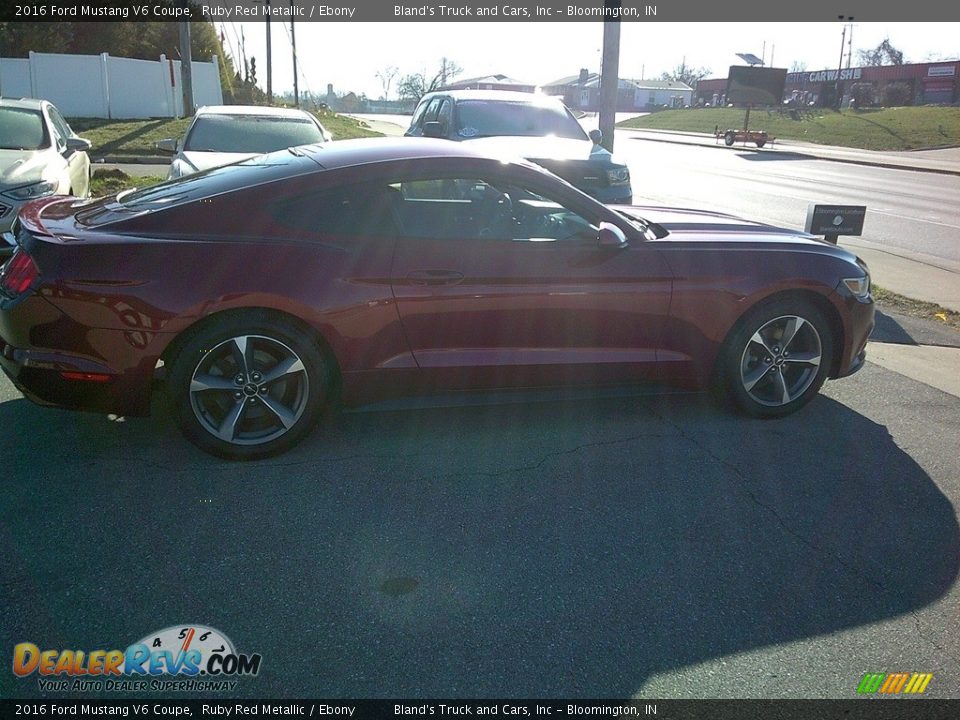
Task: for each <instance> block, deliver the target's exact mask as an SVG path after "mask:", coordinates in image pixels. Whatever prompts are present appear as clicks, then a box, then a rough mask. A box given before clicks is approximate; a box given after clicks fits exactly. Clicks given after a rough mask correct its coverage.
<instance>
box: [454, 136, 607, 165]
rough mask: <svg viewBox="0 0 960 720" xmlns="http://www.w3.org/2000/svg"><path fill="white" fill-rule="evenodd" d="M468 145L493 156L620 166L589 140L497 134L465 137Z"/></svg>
mask: <svg viewBox="0 0 960 720" xmlns="http://www.w3.org/2000/svg"><path fill="white" fill-rule="evenodd" d="M467 142H469V143H470V147H472V148H476V149H477V150H479V151H481V152H485V153H488V154H490V155H493V156H495V157H506V158H513V157H522V158H527V159H528V160H532V161H534V162H539V161H541V160H545V161H550V160H580V161H584V162H590V163H600V164H603V165H609V164H614V165H622V164H623V163H620V162H617V160H616V159H615V158H614V156H612V155H611V154H610V152H609V151H608V150H606V149H605V148H602V147H600V146H599V145H594V144H593V142H591V141H590V140H575V139H573V138H560V137H553V136H547V137H525V136H514V135H510V136H500V137H483V138H474V139H472V140H468V141H467Z"/></svg>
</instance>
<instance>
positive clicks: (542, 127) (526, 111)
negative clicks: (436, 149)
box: [457, 100, 587, 140]
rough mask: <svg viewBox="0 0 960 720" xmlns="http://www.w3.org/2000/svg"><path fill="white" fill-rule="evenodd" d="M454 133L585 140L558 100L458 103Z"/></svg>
mask: <svg viewBox="0 0 960 720" xmlns="http://www.w3.org/2000/svg"><path fill="white" fill-rule="evenodd" d="M457 134H458V135H459V136H460V137H462V138H471V137H484V136H488V135H493V136H498V135H522V136H528V137H529V136H543V135H556V136H557V137H563V138H574V139H576V140H586V139H587V135H586V133H585V132H584V131H583V128H582V127H580V123H578V122H577V120H576V118H574V117H573V115H571V114H570V111H569V110H567V109H566V108H565V107H564V106H563V105H561V104H559V103H550V104H535V103H529V102H499V101H498V102H489V101H484V100H464V101H462V102H460V103H457Z"/></svg>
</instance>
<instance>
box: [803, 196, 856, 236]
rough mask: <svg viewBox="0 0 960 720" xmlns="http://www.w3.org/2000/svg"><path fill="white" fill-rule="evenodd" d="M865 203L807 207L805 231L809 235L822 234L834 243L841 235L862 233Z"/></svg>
mask: <svg viewBox="0 0 960 720" xmlns="http://www.w3.org/2000/svg"><path fill="white" fill-rule="evenodd" d="M866 214H867V206H866V205H815V204H813V203H811V204H810V205H809V206H808V207H807V224H806V228H805V229H806V231H807V232H808V233H810V234H811V235H823V236H824V239H825V240H828V241H830V242H832V243H834V244H835V243H836V242H837V239H838V238H839V237H840V236H841V235H862V234H863V218H864V217H865V216H866Z"/></svg>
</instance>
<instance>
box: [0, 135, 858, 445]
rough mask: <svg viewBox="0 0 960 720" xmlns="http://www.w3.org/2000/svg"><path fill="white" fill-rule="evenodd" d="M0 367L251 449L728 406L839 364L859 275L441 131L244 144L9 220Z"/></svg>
mask: <svg viewBox="0 0 960 720" xmlns="http://www.w3.org/2000/svg"><path fill="white" fill-rule="evenodd" d="M16 240H17V243H18V245H19V247H18V249H17V251H16V252H15V254H14V255H13V257H12V258H11V259H10V260H9V262H8V263H7V265H6V267H5V268H4V270H3V273H2V277H0V364H2V366H3V369H4V370H5V371H6V373H7V374H8V375H9V376H10V377H11V378H12V380H13V382H14V383H15V384H16V385H17V387H18V388H20V390H21V391H22V392H23V393H24V394H25V395H26V396H27V397H29V398H31V399H32V400H35V401H37V402H40V403H44V404H49V405H56V406H60V407H69V408H78V409H85V410H94V411H100V412H111V413H120V414H127V415H137V414H145V413H147V412H148V411H149V408H150V399H151V394H152V392H153V390H154V388H155V387H163V388H165V390H166V392H165V396H166V397H168V398H169V400H170V404H171V406H172V410H173V413H174V415H175V417H176V420H177V422H178V424H179V426H180V428H181V429H182V430H183V432H184V434H185V435H186V436H187V438H189V439H190V440H191V441H192V442H194V443H195V444H196V445H198V446H199V447H201V448H203V449H204V450H206V451H208V452H211V453H215V454H217V455H221V456H224V457H229V458H238V459H252V458H259V457H265V456H268V455H272V454H275V453H278V452H281V451H283V450H286V449H287V448H289V447H291V446H292V445H293V444H294V443H296V442H297V441H299V440H300V439H302V438H303V437H304V435H305V434H306V433H307V432H308V431H309V430H310V428H311V426H312V425H313V424H314V423H315V421H316V420H317V418H318V417H319V415H320V414H321V412H322V410H323V408H324V406H325V405H327V404H328V403H331V402H334V401H338V402H340V401H342V402H343V403H344V404H348V405H350V404H359V403H363V402H368V401H371V400H375V399H383V398H384V397H385V396H388V395H397V394H408V393H414V392H417V393H422V392H427V391H429V392H437V391H442V390H451V389H461V390H462V389H465V388H469V389H480V388H494V387H496V388H506V387H531V386H543V385H559V384H564V385H569V384H572V383H598V382H603V383H624V382H635V381H647V380H655V381H660V382H673V383H682V384H685V385H691V384H693V385H698V386H708V385H712V386H714V387H718V388H721V389H722V390H723V391H724V393H725V395H726V396H727V397H728V398H729V399H730V400H731V401H732V404H733V405H735V406H736V407H738V408H739V409H740V410H741V411H743V412H745V413H747V414H748V415H752V416H759V417H776V416H781V415H786V414H788V413H790V412H793V411H795V410H797V409H799V408H801V407H803V406H804V405H805V404H806V403H807V402H809V401H810V400H811V398H812V397H813V396H814V395H815V394H816V393H817V391H818V390H819V388H820V386H821V385H822V384H823V382H824V380H825V379H826V378H828V377H832V378H835V377H841V376H843V375H847V374H850V373H851V372H854V371H855V370H857V369H858V368H859V367H860V366H861V365H862V363H863V361H864V346H865V344H866V341H867V337H868V335H869V334H870V330H871V328H872V327H873V316H874V307H873V301H872V299H871V297H870V277H869V274H868V273H867V268H866V267H865V266H864V264H863V263H862V262H860V260H858V259H857V258H856V257H855V256H854V255H852V254H850V253H849V252H847V251H845V250H843V249H841V248H838V247H836V246H834V245H831V244H829V243H826V242H824V241H822V240H818V239H816V238H814V237H811V236H809V235H805V234H803V233H798V232H795V231H790V230H784V229H780V228H776V227H771V226H768V225H762V224H759V223H754V222H749V221H746V220H741V219H738V218H735V217H731V216H727V215H718V214H711V213H705V212H698V211H694V210H680V209H664V208H653V207H642V208H641V207H608V206H604V205H602V204H601V203H599V202H597V201H596V200H594V199H592V198H590V197H589V196H587V195H585V194H583V193H581V192H580V191H579V190H577V189H576V188H574V187H573V186H571V185H569V184H567V183H566V182H564V181H563V180H561V179H559V178H557V177H556V176H554V175H552V174H550V173H548V172H547V171H545V170H543V169H541V168H539V167H538V166H536V165H532V164H529V163H526V162H525V161H517V162H504V161H502V160H499V159H493V158H489V157H485V156H484V155H481V154H477V153H476V152H474V151H472V150H471V149H470V148H469V147H468V146H466V145H463V144H453V143H449V142H446V141H443V140H432V139H406V140H386V139H384V140H379V139H377V140H358V141H343V142H338V143H326V144H323V145H312V146H303V147H297V148H292V149H290V150H283V151H280V152H277V153H272V154H269V155H261V156H258V157H255V158H251V159H250V160H246V161H243V162H241V163H238V164H235V165H229V166H226V167H221V168H217V169H214V170H210V171H206V172H203V173H198V174H196V175H192V176H189V177H187V178H184V179H181V180H175V181H171V182H167V183H163V184H161V185H157V186H154V187H152V188H147V189H144V190H139V191H133V192H127V193H121V194H120V195H118V196H116V197H112V198H106V199H101V200H93V201H91V200H77V199H64V198H49V199H43V200H37V201H35V202H33V203H30V204H29V205H27V206H26V207H25V208H24V209H23V211H22V212H21V215H20V219H19V224H18V227H17V228H16Z"/></svg>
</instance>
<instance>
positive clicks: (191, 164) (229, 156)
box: [180, 150, 260, 172]
mask: <svg viewBox="0 0 960 720" xmlns="http://www.w3.org/2000/svg"><path fill="white" fill-rule="evenodd" d="M259 154H260V153H225V152H200V151H197V150H186V151H184V152H183V153H182V154H181V155H180V159H181V160H182V161H183V162H185V163H186V164H187V166H188V168H189V169H190V172H200V171H201V170H209V169H210V168H214V167H220V166H221V165H229V164H230V163H235V162H240V161H241V160H246V159H247V158H252V157H256V156H257V155H259Z"/></svg>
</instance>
